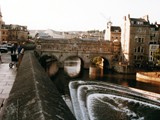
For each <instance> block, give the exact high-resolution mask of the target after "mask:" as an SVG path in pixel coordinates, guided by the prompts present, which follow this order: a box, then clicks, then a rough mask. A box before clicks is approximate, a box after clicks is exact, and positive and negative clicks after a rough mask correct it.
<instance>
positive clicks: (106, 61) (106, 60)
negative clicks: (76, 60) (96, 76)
mask: <svg viewBox="0 0 160 120" xmlns="http://www.w3.org/2000/svg"><path fill="white" fill-rule="evenodd" d="M97 57H100V58H102V60H103V61H102V64H103V69H109V68H110V63H109V59H108V58H107V57H105V56H102V55H95V56H92V57H91V59H90V61H92V60H93V59H94V58H97ZM90 64H91V63H90Z"/></svg>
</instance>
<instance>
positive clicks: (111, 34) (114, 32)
mask: <svg viewBox="0 0 160 120" xmlns="http://www.w3.org/2000/svg"><path fill="white" fill-rule="evenodd" d="M104 40H109V41H112V42H113V41H114V40H118V41H120V40H121V28H120V27H119V26H112V22H111V21H109V22H107V28H106V31H105V36H104Z"/></svg>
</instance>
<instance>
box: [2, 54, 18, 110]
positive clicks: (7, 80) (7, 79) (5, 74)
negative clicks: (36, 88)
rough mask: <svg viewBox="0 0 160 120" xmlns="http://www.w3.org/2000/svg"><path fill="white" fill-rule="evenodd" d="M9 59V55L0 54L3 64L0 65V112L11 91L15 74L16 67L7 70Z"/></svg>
mask: <svg viewBox="0 0 160 120" xmlns="http://www.w3.org/2000/svg"><path fill="white" fill-rule="evenodd" d="M6 56H7V57H6ZM8 56H9V57H8ZM9 58H10V54H9V53H3V54H2V62H3V63H0V112H1V109H2V107H3V105H4V102H5V100H6V99H7V98H8V97H9V93H10V91H11V89H12V86H13V83H14V81H15V77H16V73H17V68H16V67H13V68H9V62H10V59H9Z"/></svg>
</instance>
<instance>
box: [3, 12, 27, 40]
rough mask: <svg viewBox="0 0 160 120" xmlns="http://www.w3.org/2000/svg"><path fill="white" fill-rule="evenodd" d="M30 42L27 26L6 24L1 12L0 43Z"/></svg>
mask: <svg viewBox="0 0 160 120" xmlns="http://www.w3.org/2000/svg"><path fill="white" fill-rule="evenodd" d="M26 40H28V30H27V26H21V25H13V24H9V25H7V24H5V22H3V20H2V13H1V10H0V43H3V42H4V43H7V42H21V41H26Z"/></svg>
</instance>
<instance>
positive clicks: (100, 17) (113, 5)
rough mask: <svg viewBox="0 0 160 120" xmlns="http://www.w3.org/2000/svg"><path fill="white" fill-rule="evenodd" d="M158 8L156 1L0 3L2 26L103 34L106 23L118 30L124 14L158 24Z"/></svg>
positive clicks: (32, 0)
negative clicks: (10, 25) (96, 31)
mask: <svg viewBox="0 0 160 120" xmlns="http://www.w3.org/2000/svg"><path fill="white" fill-rule="evenodd" d="M159 5H160V0H0V8H1V12H2V16H3V21H4V22H5V23H6V24H18V25H24V26H27V28H28V29H29V30H33V29H39V30H40V29H43V30H44V29H53V30H57V31H85V30H86V31H87V30H104V29H106V25H107V21H109V20H110V21H112V23H113V24H112V25H113V26H121V24H122V22H123V17H124V16H127V15H128V14H130V17H131V18H140V17H143V16H145V15H149V20H150V22H151V23H154V22H158V23H160V14H159V11H160V6H159Z"/></svg>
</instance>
